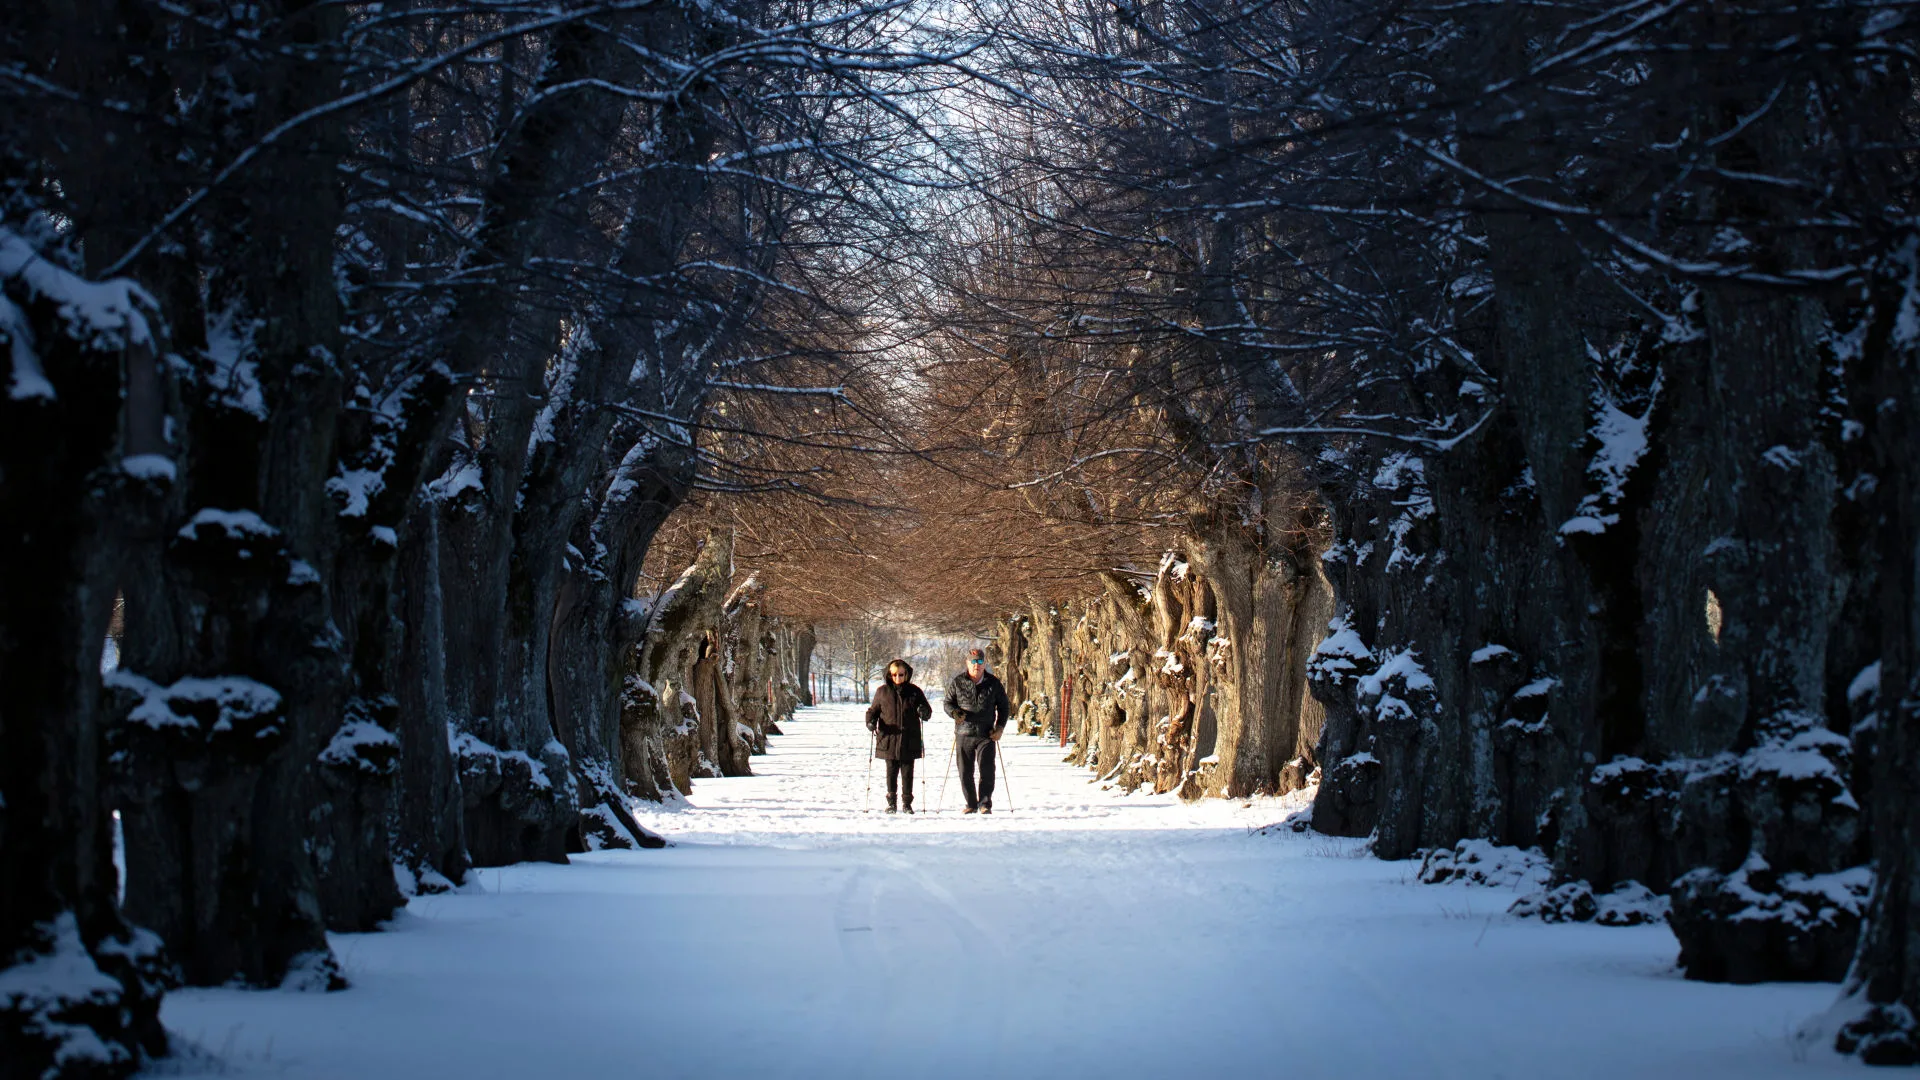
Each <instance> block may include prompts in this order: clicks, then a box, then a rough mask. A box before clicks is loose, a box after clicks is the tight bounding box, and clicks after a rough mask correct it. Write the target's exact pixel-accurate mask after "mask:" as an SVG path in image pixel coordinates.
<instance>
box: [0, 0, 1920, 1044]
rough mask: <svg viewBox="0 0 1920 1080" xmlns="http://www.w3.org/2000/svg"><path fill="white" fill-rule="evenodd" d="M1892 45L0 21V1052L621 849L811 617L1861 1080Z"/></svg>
mask: <svg viewBox="0 0 1920 1080" xmlns="http://www.w3.org/2000/svg"><path fill="white" fill-rule="evenodd" d="M1916 25H1920V23H1916V22H1915V17H1914V12H1913V10H1912V5H1910V4H1906V3H1902V2H1867V0H1846V2H1841V3H1830V4H1810V3H1804V2H1798V0H1777V2H1776V0H1751V2H1744V3H1739V2H1736V3H1731V4H1729V3H1712V4H1709V3H1704V2H1687V0H1679V2H1673V3H1661V4H1652V3H1637V2H1622V3H1614V2H1611V0H1608V2H1591V3H1572V4H1557V5H1544V4H1517V3H1508V2H1491V0H1489V2H1485V3H1466V4H1460V3H1451V2H1449V3H1432V2H1424V0H1417V2H1413V3H1407V4H1394V5H1384V4H1375V3H1368V2H1365V0H1332V2H1327V3H1318V2H1308V3H1299V4H1250V5H1231V4H1222V3H1216V2H1213V0H1147V2H1140V3H1134V2H1131V0H1122V2H1116V3H1107V2H1105V0H1102V2H1098V3H1078V2H1074V0H1061V2H1057V3H1047V4H1016V3H1010V2H1001V0H976V2H973V3H965V4H955V5H919V4H914V3H909V2H904V0H903V2H899V3H876V4H870V5H869V4H861V3H858V2H846V3H841V2H819V3H815V2H797V0H796V2H790V3H786V2H779V3H776V2H767V0H740V2H735V0H724V2H714V3H683V2H680V0H564V2H560V3H551V4H538V5H533V4H516V3H508V2H492V0H488V2H467V0H461V2H455V3H446V4H438V5H428V4H420V3H414V2H411V0H387V2H385V3H378V4H376V3H364V4H362V3H339V4H312V3H296V2H264V3H258V4H251V5H227V4H218V3H194V2H189V3H182V4H173V5H156V4H137V3H119V2H109V0H80V2H74V3H70V4H40V3H27V4H16V5H12V6H10V7H9V8H8V9H7V11H6V13H5V14H4V15H0V43H3V44H0V48H3V49H4V52H5V56H4V58H0V103H3V104H4V109H0V287H3V288H4V299H0V338H4V340H5V341H6V343H7V348H8V355H9V357H10V361H9V363H10V367H9V368H8V371H9V375H8V393H7V394H6V396H5V397H4V399H0V446H3V447H4V449H0V522H4V528H0V545H3V546H0V797H4V803H3V804H0V880H4V881H5V882H6V885H5V887H4V889H3V890H0V963H5V964H7V965H10V966H9V967H8V968H7V969H6V973H5V974H4V975H0V978H4V979H6V980H10V981H6V982H5V984H4V985H5V990H4V993H3V994H0V1051H3V1052H4V1059H0V1077H13V1076H20V1077H27V1076H34V1077H40V1076H59V1077H81V1076H89V1077H90V1076H105V1075H126V1074H128V1073H130V1072H131V1071H133V1070H134V1069H136V1068H137V1067H139V1065H140V1064H141V1063H142V1062H144V1061H147V1060H149V1059H151V1058H153V1057H155V1056H157V1055H162V1054H164V1053H165V1051H166V1042H167V1040H166V1034H165V1032H164V1030H163V1029H162V1027H161V1025H160V1023H159V1020H158V1005H159V1002H160V1000H161V998H162V995H163V994H164V993H165V992H166V991H167V989H168V988H169V987H172V986H175V985H179V984H181V983H185V984H188V985H223V984H229V983H240V984H244V985H248V986H258V987H266V986H278V985H283V984H287V983H289V982H292V983H294V984H298V985H309V986H315V987H326V986H328V985H338V984H339V982H340V974H339V970H338V968H337V965H336V964H335V962H334V959H333V957H332V954H331V952H330V949H329V946H328V943H327V938H326V932H327V931H328V930H367V929H372V928H374V927H375V926H377V925H379V924H380V923H381V922H382V921H383V920H385V919H387V918H389V917H390V916H391V915H392V914H393V913H394V912H395V910H396V909H398V908H399V907H400V906H402V905H403V904H404V903H405V902H406V899H407V897H408V896H410V895H413V894H417V893H424V892H432V891H434V890H439V889H445V888H447V887H449V886H450V884H452V883H457V882H459V881H461V880H462V879H463V878H465V877H466V875H468V874H469V873H471V872H472V871H473V870H474V868H476V867H483V866H497V865H503V864H507V863H514V862H520V861H524V860H554V861H564V860H565V859H566V858H567V857H568V855H569V853H573V852H579V851H583V850H589V849H593V848H601V847H610V846H611V847H630V846H640V847H644V846H647V845H649V844H652V843H655V842H657V838H655V837H653V836H652V835H651V834H650V833H648V831H647V830H646V829H644V828H642V827H641V826H640V825H639V824H638V823H637V822H636V821H635V820H634V818H633V814H632V811H631V808H632V807H633V806H634V805H635V800H660V799H670V798H674V797H676V796H677V795H682V794H685V793H687V792H690V791H692V790H694V789H695V788H697V787H698V785H699V784H700V783H701V782H702V780H703V779H704V778H708V777H714V776H737V775H744V774H747V773H750V772H751V771H752V770H753V768H754V764H755V756H756V755H758V754H761V753H764V752H766V750H767V748H768V741H767V740H768V737H769V736H770V735H771V734H774V733H777V732H778V730H779V725H780V724H781V723H782V722H784V721H785V720H786V719H787V718H788V717H790V716H791V715H792V714H793V711H794V710H795V709H796V708H797V707H799V706H801V705H805V704H809V703H811V696H812V686H813V683H812V681H811V680H810V678H809V669H810V665H811V663H812V659H813V656H814V652H815V648H816V642H817V641H818V640H819V639H820V636H821V635H824V634H829V633H842V632H844V631H845V629H846V628H847V627H850V626H854V625H882V626H890V627H894V628H896V629H899V628H912V629H914V630H916V631H920V632H926V633H944V634H951V635H959V636H971V637H973V638H975V639H976V640H981V641H986V642H990V643H991V646H990V650H989V651H990V654H991V657H992V660H993V663H994V665H995V667H996V668H998V669H999V671H1000V672H1001V673H1002V677H1003V678H1004V679H1005V681H1006V683H1007V686H1008V689H1009V692H1010V695H1011V697H1012V699H1013V703H1014V705H1015V708H1016V711H1017V719H1018V722H1019V724H1020V725H1021V726H1022V728H1023V729H1025V730H1028V731H1030V732H1035V733H1041V734H1044V735H1047V736H1048V737H1055V738H1059V739H1060V740H1061V743H1062V745H1063V746H1065V747H1066V748H1067V749H1066V750H1065V751H1063V752H1064V753H1067V754H1069V755H1070V760H1071V761H1072V762H1073V763H1074V764H1075V765H1077V766H1081V767H1084V768H1085V769H1086V770H1087V771H1088V773H1089V779H1098V780H1102V781H1105V782H1108V783H1112V784H1116V785H1119V786H1121V787H1124V788H1126V789H1129V790H1133V789H1142V790H1148V791H1153V792H1161V793H1165V792H1176V793H1178V794H1179V795H1180V796H1181V797H1182V798H1187V799H1206V798H1217V797H1232V798H1240V797H1247V796H1252V795H1256V794H1276V793H1283V792H1289V791H1297V790H1301V789H1308V788H1311V789H1313V790H1314V791H1315V794H1314V796H1313V812H1312V815H1311V819H1310V827H1311V828H1312V829H1315V830H1319V831H1321V832H1324V833H1328V834H1332V835H1337V836H1365V837H1371V849H1372V851H1373V853H1374V854H1376V855H1377V856H1379V857H1381V858H1386V859H1406V858H1411V857H1415V856H1419V857H1422V858H1423V860H1424V862H1423V864H1422V871H1421V873H1422V875H1423V877H1429V878H1433V879H1445V878H1447V877H1449V876H1456V875H1468V874H1471V873H1473V866H1472V855H1471V853H1472V852H1473V851H1475V850H1479V849H1477V848H1474V847H1473V846H1472V843H1471V842H1475V841H1489V842H1492V843H1494V844H1498V845H1511V846H1517V847H1523V848H1524V847H1536V848H1538V849H1540V850H1541V851H1542V852H1544V853H1545V855H1546V856H1548V857H1549V858H1550V859H1551V860H1552V865H1553V869H1554V886H1553V887H1552V888H1551V889H1550V890H1549V891H1547V892H1546V893H1544V894H1541V895H1539V896H1537V897H1534V898H1532V900H1531V904H1532V911H1533V913H1534V914H1538V915H1540V916H1541V917H1544V918H1547V919H1549V920H1591V919H1594V918H1596V916H1600V917H1602V921H1605V916H1606V914H1607V913H1608V912H1612V911H1620V910H1627V909H1626V908H1623V907H1619V906H1618V905H1612V906H1610V904H1611V901H1612V900H1613V899H1615V898H1617V897H1620V896H1623V895H1626V894H1627V893H1628V892H1637V893H1648V892H1650V893H1652V894H1657V895H1658V896H1661V897H1665V898H1666V899H1665V904H1666V905H1667V908H1668V912H1669V913H1668V915H1667V918H1668V919H1669V921H1670V923H1671V926H1672V929H1673V932H1674V934H1675V936H1676V937H1677V939H1678V943H1679V949H1680V965H1681V967H1682V969H1683V970H1684V971H1685V973H1686V975H1687V976H1688V977H1689V978H1695V979H1705V980H1715V981H1733V982H1754V981H1762V980H1776V979H1801V980H1828V981H1834V982H1838V983H1840V984H1841V986H1840V987H1839V989H1838V990H1837V991H1836V993H1837V994H1838V995H1839V996H1840V997H1841V999H1842V1000H1843V1002H1845V1003H1847V1006H1848V1007H1847V1009H1846V1010H1843V1012H1844V1016H1843V1018H1842V1019H1843V1021H1844V1022H1836V1030H1835V1031H1833V1032H1829V1033H1828V1036H1827V1037H1828V1038H1830V1039H1834V1040H1837V1045H1838V1046H1839V1047H1840V1048H1841V1050H1842V1051H1843V1052H1847V1053H1856V1054H1859V1055H1860V1056H1862V1057H1864V1058H1865V1059H1867V1060H1869V1061H1875V1062H1914V1061H1916V1060H1920V1029H1917V1028H1916V1022H1915V1020H1914V1015H1915V1013H1914V1010H1920V966H1916V957H1920V918H1917V917H1916V915H1915V904H1916V903H1920V891H1917V890H1920V881H1916V877H1915V875H1916V861H1915V859H1916V851H1917V850H1920V849H1917V848H1916V845H1917V844H1920V799H1916V798H1915V793H1916V782H1915V780H1914V776H1915V774H1916V770H1920V726H1917V725H1920V622H1917V621H1916V618H1917V616H1916V612H1920V596H1916V592H1915V589H1916V577H1915V575H1916V567H1917V566H1920V488H1917V487H1916V478H1915V474H1914V470H1913V467H1912V466H1913V461H1914V457H1915V452H1916V447H1917V446H1920V443H1917V442H1916V432H1920V428H1916V421H1917V420H1920V382H1916V378H1915V374H1916V364H1920V231H1916V228H1915V224H1914V221H1915V218H1914V214H1915V209H1916V208H1915V205H1914V195H1915V192H1914V188H1913V180H1914V175H1915V170H1914V164H1913V160H1914V159H1913V154H1914V152H1915V141H1914V134H1915V130H1916V127H1915V123H1916V118H1917V117H1920V114H1917V113H1916V108H1915V102H1916V97H1915V82H1914V73H1915V63H1916V54H1915V48H1916V38H1915V32H1914V27H1915V26H1916ZM103 643H104V644H105V649H106V653H107V655H106V658H105V659H104V660H103V659H102V656H101V654H102V648H103ZM1062 728H1064V730H1062ZM116 829H118V830H119V831H120V835H121V836H122V837H123V842H124V850H125V860H124V861H125V865H124V876H122V874H121V873H120V872H118V871H117V870H116V867H115V864H114V862H113V846H114V839H113V838H114V836H115V830H116ZM74 963H78V964H81V965H83V966H84V967H85V969H86V970H87V971H90V972H94V973H95V974H94V976H93V977H91V978H89V979H86V980H82V981H81V982H79V983H66V984H62V983H59V982H58V981H57V980H56V981H53V982H48V983H47V984H46V985H45V986H44V987H41V986H40V985H39V984H37V983H34V981H33V980H34V977H35V975H34V973H35V972H36V971H40V970H43V969H47V970H51V969H52V968H53V967H54V966H57V965H59V964H74ZM1836 1015H1840V1014H1836Z"/></svg>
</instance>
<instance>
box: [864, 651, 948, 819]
mask: <svg viewBox="0 0 1920 1080" xmlns="http://www.w3.org/2000/svg"><path fill="white" fill-rule="evenodd" d="M932 716H933V706H932V705H930V704H928V702H927V695H926V694H925V692H923V691H922V690H921V689H920V688H919V687H917V686H915V685H913V665H912V664H909V663H907V662H906V661H905V660H895V661H893V662H892V663H890V664H888V665H887V685H885V686H883V687H881V688H880V689H878V690H875V691H874V692H873V704H871V705H868V706H867V730H868V731H871V732H873V735H874V738H873V756H874V757H877V758H879V759H880V760H882V761H884V762H886V763H887V813H889V814H892V813H896V812H898V810H899V808H900V806H901V805H902V799H904V804H905V806H906V810H907V813H909V814H911V813H913V763H914V761H915V759H917V758H922V757H925V756H926V753H927V745H926V742H925V740H923V739H922V738H921V737H920V725H921V724H923V723H925V722H926V721H927V720H928V718H930V717H932ZM902 780H904V781H905V783H904V784H903V783H902V782H901V781H902ZM903 789H904V791H903Z"/></svg>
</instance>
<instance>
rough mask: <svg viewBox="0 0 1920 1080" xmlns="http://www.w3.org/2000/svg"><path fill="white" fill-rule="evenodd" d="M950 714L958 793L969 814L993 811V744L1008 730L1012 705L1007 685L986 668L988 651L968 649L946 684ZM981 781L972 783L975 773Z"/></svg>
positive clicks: (948, 711) (946, 703)
mask: <svg viewBox="0 0 1920 1080" xmlns="http://www.w3.org/2000/svg"><path fill="white" fill-rule="evenodd" d="M943 706H944V708H945V709H946V710H947V715H948V716H951V717H953V747H954V756H955V757H956V758H957V759H958V763H959V767H960V794H962V795H964V796H966V799H967V808H966V810H964V811H962V812H963V813H968V814H991V813H993V760H994V758H993V751H994V744H995V743H997V742H999V741H1000V735H1001V733H1002V732H1004V731H1006V729H1007V718H1008V717H1010V716H1012V715H1013V707H1012V706H1011V705H1010V704H1008V702H1007V688H1006V687H1004V686H1002V685H1000V680H999V678H997V677H996V676H995V675H994V674H993V672H991V671H988V670H987V654H986V653H984V652H982V651H981V650H979V649H971V650H969V651H968V652H967V667H966V670H965V671H962V672H960V673H959V674H958V675H955V676H954V677H953V681H952V682H951V683H949V684H948V685H947V697H946V701H945V702H944V703H943ZM976 769H977V770H978V771H979V775H980V782H979V784H978V786H976V785H975V784H974V772H975V770H976Z"/></svg>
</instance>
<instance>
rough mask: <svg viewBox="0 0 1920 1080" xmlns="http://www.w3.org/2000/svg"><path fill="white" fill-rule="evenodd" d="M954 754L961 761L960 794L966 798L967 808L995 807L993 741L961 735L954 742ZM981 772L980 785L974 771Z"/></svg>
mask: <svg viewBox="0 0 1920 1080" xmlns="http://www.w3.org/2000/svg"><path fill="white" fill-rule="evenodd" d="M953 749H954V754H955V755H956V756H958V757H959V759H960V762H959V764H960V794H962V795H964V796H966V799H967V807H968V809H972V808H974V807H976V806H992V805H993V764H994V757H993V740H992V739H989V738H987V737H986V736H985V735H961V736H958V737H956V738H955V739H954V740H953ZM975 769H978V770H979V771H980V783H979V784H978V785H977V786H976V785H975V784H974V781H973V774H974V770H975Z"/></svg>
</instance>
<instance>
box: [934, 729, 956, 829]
mask: <svg viewBox="0 0 1920 1080" xmlns="http://www.w3.org/2000/svg"><path fill="white" fill-rule="evenodd" d="M947 750H948V751H949V753H948V754H947V771H946V772H943V773H941V774H940V801H939V802H937V803H934V804H933V812H934V813H936V814H937V813H939V812H940V808H941V807H943V806H945V805H947V781H949V780H951V779H953V770H954V769H956V768H958V767H959V765H960V739H959V737H958V736H955V737H954V740H953V741H952V742H950V743H948V744H947Z"/></svg>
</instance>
